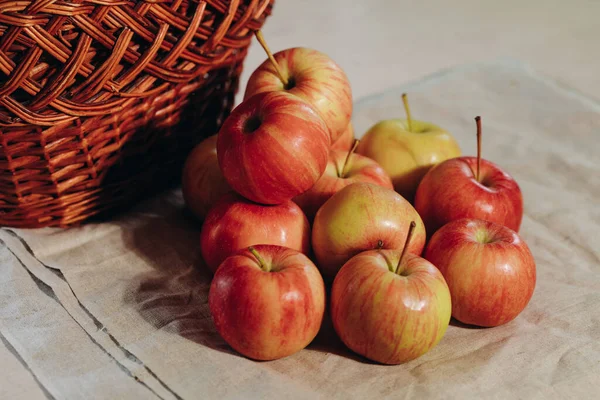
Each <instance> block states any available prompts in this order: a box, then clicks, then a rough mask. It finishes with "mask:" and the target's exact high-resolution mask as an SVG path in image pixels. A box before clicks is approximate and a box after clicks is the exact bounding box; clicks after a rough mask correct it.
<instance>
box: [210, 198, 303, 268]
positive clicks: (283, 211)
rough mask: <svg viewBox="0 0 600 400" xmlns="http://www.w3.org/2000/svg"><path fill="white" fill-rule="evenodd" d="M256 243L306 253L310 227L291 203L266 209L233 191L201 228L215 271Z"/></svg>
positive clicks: (211, 211) (287, 202)
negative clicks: (230, 258)
mask: <svg viewBox="0 0 600 400" xmlns="http://www.w3.org/2000/svg"><path fill="white" fill-rule="evenodd" d="M257 244H273V245H280V246H286V247H289V248H291V249H294V250H298V251H300V252H302V253H305V254H307V253H308V252H309V251H310V224H309V222H308V220H307V219H306V216H305V215H304V213H303V212H302V210H301V209H300V207H298V206H297V205H296V203H294V202H292V201H290V200H288V201H286V202H285V203H282V204H278V205H272V206H264V205H261V204H256V203H253V202H251V201H249V200H247V199H244V198H243V197H241V196H239V195H238V194H236V193H233V192H231V193H228V194H225V195H224V196H223V197H222V198H221V199H220V200H219V201H218V202H217V204H216V205H215V206H214V207H213V208H212V209H211V210H210V211H209V212H208V215H207V216H206V219H205V221H204V224H203V225H202V232H201V233H200V247H201V251H202V257H203V259H204V261H205V262H206V265H207V266H208V267H209V268H210V269H211V270H212V271H213V272H214V271H216V269H217V267H218V266H219V264H221V263H222V262H223V260H225V259H226V258H227V257H229V256H230V255H232V254H233V253H235V252H236V251H238V250H240V249H243V248H245V247H248V246H253V245H257Z"/></svg>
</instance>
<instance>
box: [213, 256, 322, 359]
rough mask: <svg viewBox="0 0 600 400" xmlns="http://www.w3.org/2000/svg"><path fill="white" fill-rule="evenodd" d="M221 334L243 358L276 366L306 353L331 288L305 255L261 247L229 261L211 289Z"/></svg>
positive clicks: (320, 319)
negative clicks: (286, 358)
mask: <svg viewBox="0 0 600 400" xmlns="http://www.w3.org/2000/svg"><path fill="white" fill-rule="evenodd" d="M208 306H209V309H210V313H211V316H212V319H213V321H214V323H215V327H216V329H217V332H219V334H220V335H221V337H222V338H223V339H224V340H225V341H226V342H227V343H228V344H229V345H230V346H231V347H232V348H233V349H234V350H236V351H237V352H239V353H241V354H243V355H245V356H246V357H249V358H252V359H255V360H274V359H277V358H282V357H286V356H289V355H292V354H294V353H296V352H298V351H300V350H302V349H303V348H305V347H306V346H307V345H308V344H309V343H310V342H311V341H312V340H313V339H314V338H315V336H316V335H317V333H318V332H319V329H320V327H321V323H322V321H323V314H324V312H325V284H324V283H323V278H321V275H320V274H319V271H318V270H317V267H315V265H314V264H313V263H312V261H310V259H309V258H308V257H306V256H305V255H304V254H302V253H299V252H297V251H295V250H292V249H288V248H285V247H281V246H269V245H258V246H254V247H249V248H247V249H243V250H241V251H239V252H238V253H236V254H234V255H232V256H231V257H228V258H227V259H226V260H225V261H224V262H223V263H222V264H221V266H220V267H219V269H218V270H217V273H216V274H215V277H214V279H213V281H212V283H211V285H210V291H209V294H208Z"/></svg>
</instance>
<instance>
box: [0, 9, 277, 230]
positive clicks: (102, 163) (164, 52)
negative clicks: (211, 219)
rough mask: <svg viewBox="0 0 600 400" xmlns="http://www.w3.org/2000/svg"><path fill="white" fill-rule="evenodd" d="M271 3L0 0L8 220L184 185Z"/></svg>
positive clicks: (45, 221)
mask: <svg viewBox="0 0 600 400" xmlns="http://www.w3.org/2000/svg"><path fill="white" fill-rule="evenodd" d="M271 7H272V0H250V1H243V0H231V1H218V0H205V1H191V0H173V1H169V0H146V1H123V0H79V1H70V2H66V1H53V0H37V1H21V0H19V1H0V225H3V226H15V227H42V226H67V225H70V224H74V223H78V222H81V221H83V220H85V219H87V218H89V217H91V216H93V215H96V214H98V213H101V212H103V211H106V210H110V209H115V208H120V207H123V206H127V205H128V204H131V203H132V202H133V201H135V200H137V199H139V198H140V197H143V196H147V195H148V194H149V193H151V192H153V191H156V190H159V189H161V188H164V187H165V186H169V185H172V184H174V183H177V182H178V179H179V174H180V168H181V165H182V162H183V160H184V158H185V156H186V155H187V153H188V152H189V150H190V149H191V147H193V145H194V144H196V143H197V142H198V141H199V140H201V139H202V138H203V137H206V136H209V135H211V134H214V133H215V132H216V130H217V129H218V126H219V125H220V123H221V122H222V120H223V118H224V117H225V116H226V115H227V114H228V112H229V111H230V110H231V107H232V104H233V96H234V94H235V92H236V90H237V83H238V79H239V75H240V73H241V67H242V62H243V60H244V57H245V56H246V52H247V48H248V46H249V43H250V41H251V39H252V34H253V31H255V30H257V29H260V28H261V26H262V24H263V23H264V21H265V18H266V16H267V15H268V14H269V13H270V11H271Z"/></svg>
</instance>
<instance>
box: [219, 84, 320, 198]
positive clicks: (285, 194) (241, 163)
mask: <svg viewBox="0 0 600 400" xmlns="http://www.w3.org/2000/svg"><path fill="white" fill-rule="evenodd" d="M255 118H258V120H259V121H260V123H259V125H258V126H254V127H253V128H255V129H254V130H253V129H251V128H250V127H249V125H252V123H251V122H248V121H253V120H254V119H255ZM330 144H331V143H330V138H329V134H328V132H327V128H326V126H325V124H324V123H323V120H322V119H321V117H319V115H318V114H317V113H316V112H315V111H314V110H313V109H312V107H311V106H309V105H308V104H307V103H306V102H304V101H303V100H301V99H300V98H298V97H296V96H294V95H291V94H289V93H286V92H270V93H263V94H259V95H256V96H254V97H252V98H250V99H248V100H246V101H244V102H242V104H240V105H239V106H238V107H236V108H235V109H234V110H233V112H232V113H231V115H230V116H229V117H228V118H227V119H226V120H225V122H224V124H223V126H222V127H221V130H220V131H219V137H218V139H217V156H218V158H219V165H220V167H221V171H223V176H225V179H226V180H227V182H228V183H229V185H230V186H231V187H232V188H233V189H234V190H236V191H237V192H238V193H240V194H241V195H242V196H244V197H246V198H248V199H250V200H252V201H254V202H257V203H262V204H279V203H283V202H285V201H287V200H290V199H291V198H293V197H294V196H297V195H299V194H300V193H304V192H305V191H307V190H308V189H310V188H311V187H312V186H313V185H314V184H315V182H316V181H317V180H318V179H319V178H320V177H321V175H322V174H323V171H324V170H325V167H326V166H327V159H328V156H329V147H330Z"/></svg>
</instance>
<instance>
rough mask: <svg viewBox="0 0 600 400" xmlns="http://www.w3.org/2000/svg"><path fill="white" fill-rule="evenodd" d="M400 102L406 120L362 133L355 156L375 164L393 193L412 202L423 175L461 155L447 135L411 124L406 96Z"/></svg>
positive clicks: (424, 125)
mask: <svg viewBox="0 0 600 400" xmlns="http://www.w3.org/2000/svg"><path fill="white" fill-rule="evenodd" d="M403 100H404V102H405V109H406V115H407V119H390V120H385V121H381V122H378V123H377V124H375V125H374V126H372V127H371V128H370V129H369V130H368V131H367V133H365V135H364V136H363V138H362V139H361V143H360V146H359V147H358V149H357V150H356V152H357V153H358V154H362V155H363V156H366V157H369V158H372V159H373V160H375V161H377V163H378V164H379V165H381V166H382V167H383V169H384V170H385V172H387V173H388V175H389V176H390V178H392V182H393V183H394V189H395V190H396V191H397V192H398V193H400V194H401V195H402V196H403V197H404V198H405V199H407V200H408V201H411V202H412V201H413V199H414V196H415V192H416V190H417V186H418V185H419V182H420V181H421V178H423V176H424V175H425V173H427V171H429V169H430V168H431V167H432V166H433V165H435V164H437V163H439V162H441V161H444V160H447V159H449V158H453V157H458V156H460V154H461V152H460V147H459V146H458V143H456V141H455V140H454V138H453V137H452V135H451V134H450V133H448V132H447V131H445V130H443V129H442V128H440V127H439V126H437V125H434V124H431V123H429V122H422V121H417V120H413V119H412V118H411V115H410V109H409V107H408V101H407V100H406V95H403Z"/></svg>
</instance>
